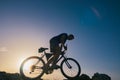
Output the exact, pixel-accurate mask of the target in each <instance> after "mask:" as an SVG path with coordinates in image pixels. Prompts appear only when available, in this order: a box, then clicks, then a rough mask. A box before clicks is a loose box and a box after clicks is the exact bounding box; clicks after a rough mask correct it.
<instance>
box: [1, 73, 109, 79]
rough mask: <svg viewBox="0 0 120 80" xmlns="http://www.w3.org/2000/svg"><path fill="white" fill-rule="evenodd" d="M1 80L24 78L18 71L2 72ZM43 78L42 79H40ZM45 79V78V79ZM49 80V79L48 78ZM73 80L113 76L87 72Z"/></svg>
mask: <svg viewBox="0 0 120 80" xmlns="http://www.w3.org/2000/svg"><path fill="white" fill-rule="evenodd" d="M0 80H23V79H22V77H21V76H20V74H18V73H6V72H0ZM39 80H41V79H39ZM43 80H44V79H43ZM47 80H49V79H47ZM64 80H70V79H64ZM72 80H111V77H110V76H108V75H107V74H100V73H95V74H94V75H93V76H92V79H91V78H90V77H89V76H88V75H87V74H82V75H81V76H79V77H76V78H74V79H72Z"/></svg>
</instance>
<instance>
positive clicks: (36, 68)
mask: <svg viewBox="0 0 120 80" xmlns="http://www.w3.org/2000/svg"><path fill="white" fill-rule="evenodd" d="M44 65H45V62H44V61H43V60H42V59H41V58H39V57H37V56H32V57H29V58H27V59H25V60H24V61H23V63H22V64H21V66H20V74H21V76H22V78H23V79H24V80H35V79H37V78H40V77H41V76H42V75H43V74H44V70H43V67H44Z"/></svg>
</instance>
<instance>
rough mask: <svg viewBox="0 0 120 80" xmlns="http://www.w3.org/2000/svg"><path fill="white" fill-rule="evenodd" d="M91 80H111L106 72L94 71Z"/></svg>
mask: <svg viewBox="0 0 120 80" xmlns="http://www.w3.org/2000/svg"><path fill="white" fill-rule="evenodd" d="M92 80H111V77H109V76H108V75H107V74H99V73H95V74H94V76H93V77H92Z"/></svg>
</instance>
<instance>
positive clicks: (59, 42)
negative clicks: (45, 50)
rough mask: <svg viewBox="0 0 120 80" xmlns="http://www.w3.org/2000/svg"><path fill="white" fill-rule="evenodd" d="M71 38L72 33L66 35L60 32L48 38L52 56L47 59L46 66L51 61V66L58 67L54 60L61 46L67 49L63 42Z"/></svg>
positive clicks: (58, 54)
mask: <svg viewBox="0 0 120 80" xmlns="http://www.w3.org/2000/svg"><path fill="white" fill-rule="evenodd" d="M73 39H74V35H72V34H69V35H68V34H67V33H62V34H60V35H57V36H55V37H53V38H51V39H50V52H52V53H53V58H52V59H50V60H49V61H48V64H47V66H49V64H50V63H52V68H56V67H58V65H56V61H57V59H58V58H59V56H60V53H61V51H62V48H64V49H67V46H65V42H66V41H67V40H73Z"/></svg>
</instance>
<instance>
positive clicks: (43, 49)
mask: <svg viewBox="0 0 120 80" xmlns="http://www.w3.org/2000/svg"><path fill="white" fill-rule="evenodd" d="M45 50H48V48H43V47H41V48H40V49H39V50H38V52H39V53H42V52H43V51H45Z"/></svg>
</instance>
